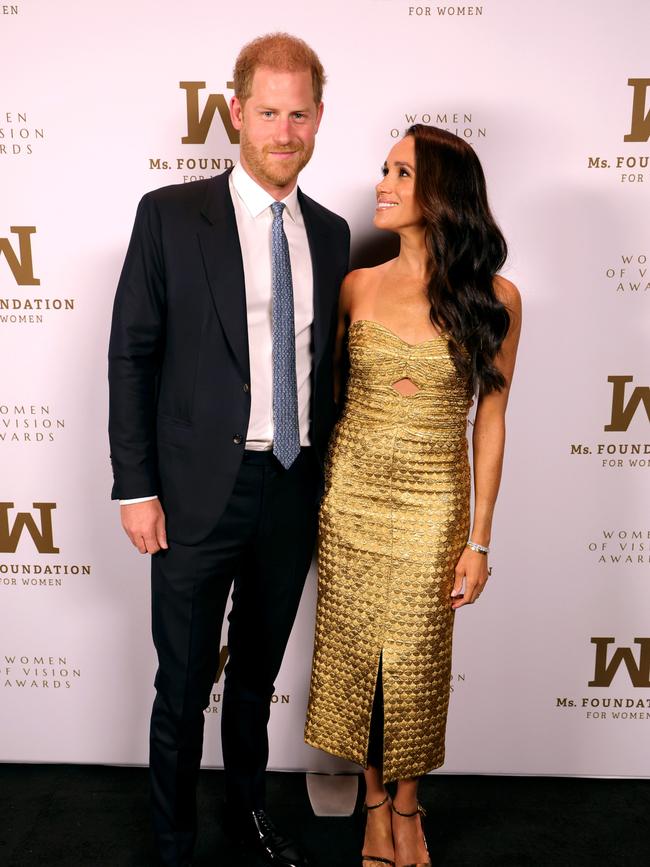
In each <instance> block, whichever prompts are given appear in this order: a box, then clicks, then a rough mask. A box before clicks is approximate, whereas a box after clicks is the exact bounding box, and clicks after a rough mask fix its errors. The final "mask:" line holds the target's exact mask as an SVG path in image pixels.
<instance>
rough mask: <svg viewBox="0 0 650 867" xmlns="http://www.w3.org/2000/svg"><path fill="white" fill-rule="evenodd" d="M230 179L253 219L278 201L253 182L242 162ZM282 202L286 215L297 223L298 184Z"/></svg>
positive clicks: (233, 171) (238, 164) (237, 165)
mask: <svg viewBox="0 0 650 867" xmlns="http://www.w3.org/2000/svg"><path fill="white" fill-rule="evenodd" d="M230 179H231V181H232V185H233V187H234V188H235V192H236V193H237V195H238V196H239V198H240V200H241V201H242V203H243V204H244V205H245V207H246V210H247V211H248V213H249V214H250V215H251V217H253V219H255V218H256V217H259V216H260V214H262V213H263V212H264V211H266V209H267V208H270V207H271V205H272V204H273V202H275V201H276V199H274V198H273V196H272V195H271V194H270V193H267V192H266V190H264V189H262V187H260V185H259V184H258V183H257V181H255V180H253V178H252V177H251V176H250V175H249V174H248V172H247V171H246V169H245V168H244V167H243V166H242V164H241V163H240V162H238V163H237V164H236V165H235V168H234V169H233V170H232V174H231V175H230ZM280 201H282V202H284V204H285V205H286V209H285V213H287V214H288V215H289V217H291V219H292V220H293V221H294V223H295V222H296V219H297V216H298V213H299V206H298V184H296V185H295V187H294V188H293V189H292V190H291V192H290V193H289V195H288V196H286V197H285V198H284V199H281V200H280Z"/></svg>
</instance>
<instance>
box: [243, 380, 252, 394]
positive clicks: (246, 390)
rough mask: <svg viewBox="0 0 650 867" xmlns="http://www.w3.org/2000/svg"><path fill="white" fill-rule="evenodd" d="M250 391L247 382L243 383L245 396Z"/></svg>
mask: <svg viewBox="0 0 650 867" xmlns="http://www.w3.org/2000/svg"><path fill="white" fill-rule="evenodd" d="M250 390H251V389H250V386H249V384H248V383H247V382H245V383H244V391H245V392H246V394H248V392H249V391H250Z"/></svg>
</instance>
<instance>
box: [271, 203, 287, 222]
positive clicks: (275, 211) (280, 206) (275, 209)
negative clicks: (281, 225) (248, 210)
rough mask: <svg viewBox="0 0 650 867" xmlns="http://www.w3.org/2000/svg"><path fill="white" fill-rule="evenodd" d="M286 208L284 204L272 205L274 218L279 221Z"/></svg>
mask: <svg viewBox="0 0 650 867" xmlns="http://www.w3.org/2000/svg"><path fill="white" fill-rule="evenodd" d="M285 208H286V205H285V204H284V202H273V204H272V205H271V210H272V211H273V216H274V217H275V218H276V220H277V219H278V217H280V218H282V211H284V209H285Z"/></svg>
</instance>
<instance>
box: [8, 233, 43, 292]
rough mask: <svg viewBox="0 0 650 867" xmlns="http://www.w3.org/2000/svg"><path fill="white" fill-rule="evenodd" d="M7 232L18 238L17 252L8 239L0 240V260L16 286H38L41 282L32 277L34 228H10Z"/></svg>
mask: <svg viewBox="0 0 650 867" xmlns="http://www.w3.org/2000/svg"><path fill="white" fill-rule="evenodd" d="M9 231H10V232H11V233H12V234H14V235H17V236H18V252H17V253H16V251H15V249H14V248H13V246H12V244H11V241H10V240H9V238H0V258H2V257H3V256H4V259H5V262H6V263H7V265H9V269H10V271H11V273H12V275H13V278H14V280H15V281H16V284H17V285H18V286H40V285H41V281H40V280H39V279H38V277H35V276H34V259H33V256H32V235H33V234H34V233H35V232H36V226H11V227H10V229H9Z"/></svg>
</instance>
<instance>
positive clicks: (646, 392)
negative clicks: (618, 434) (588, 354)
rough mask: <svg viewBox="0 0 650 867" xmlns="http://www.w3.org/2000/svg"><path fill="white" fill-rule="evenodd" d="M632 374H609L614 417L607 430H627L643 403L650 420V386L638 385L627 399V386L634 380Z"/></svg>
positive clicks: (606, 426)
mask: <svg viewBox="0 0 650 867" xmlns="http://www.w3.org/2000/svg"><path fill="white" fill-rule="evenodd" d="M633 380H634V377H632V376H608V377H607V381H608V382H611V383H612V385H613V394H612V418H611V420H610V422H609V424H606V425H605V428H604V429H605V430H611V431H626V430H627V429H628V427H629V426H630V422H631V421H632V419H633V417H634V414H635V412H636V411H637V409H638V408H639V407H640V405H641V404H643V406H644V408H645V413H646V416H647V419H648V421H650V386H647V385H644V386H641V385H639V386H637V387H636V388H634V389H633V390H632V392H631V393H630V394H629V396H628V397H627V399H626V395H625V388H626V385H627V383H628V382H632V381H633Z"/></svg>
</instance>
